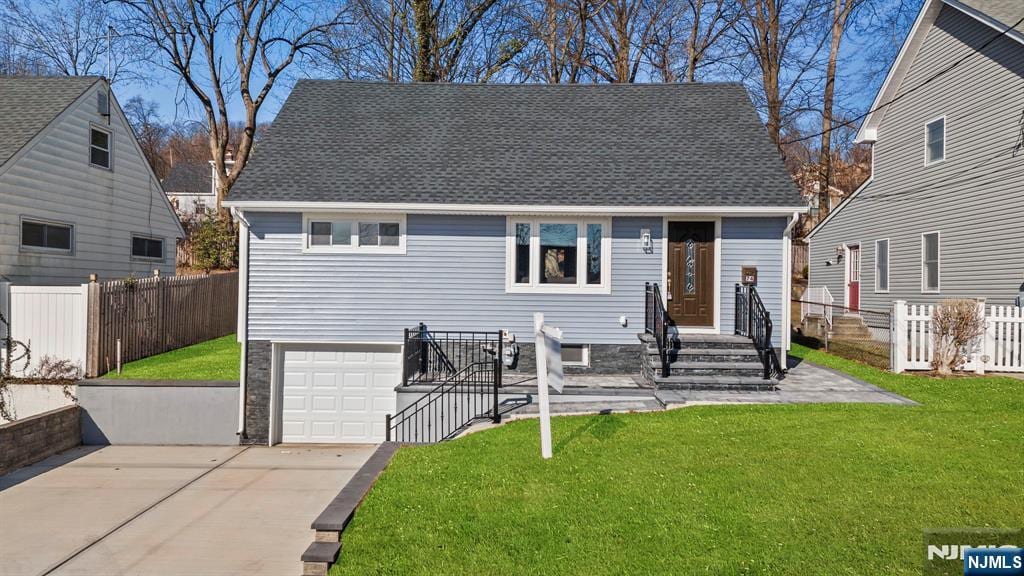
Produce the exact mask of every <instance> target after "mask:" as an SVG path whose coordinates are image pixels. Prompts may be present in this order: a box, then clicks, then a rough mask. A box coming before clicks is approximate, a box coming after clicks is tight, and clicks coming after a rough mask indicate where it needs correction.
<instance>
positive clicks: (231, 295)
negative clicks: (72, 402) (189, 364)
mask: <svg viewBox="0 0 1024 576" xmlns="http://www.w3.org/2000/svg"><path fill="white" fill-rule="evenodd" d="M88 286H89V327H88V335H89V337H88V355H87V356H88V362H87V365H86V375H87V376H89V377H95V376H98V375H100V374H105V373H106V372H109V371H111V370H114V369H116V368H117V363H118V354H119V353H120V361H121V363H122V364H123V363H125V362H131V361H132V360H138V359H140V358H145V357H147V356H152V355H154V354H160V353H162V352H167V351H169V350H175V349H177V348H182V347H185V346H189V345H192V344H196V343H199V342H204V341H206V340H211V339H213V338H218V337H220V336H226V335H227V334H231V333H232V332H234V331H235V328H236V320H237V311H238V273H237V272H231V273H227V274H215V275H210V276H206V275H195V276H171V277H159V276H154V277H152V278H146V279H142V280H135V279H129V280H116V281H112V282H103V283H92V284H89V285H88ZM118 341H120V350H118Z"/></svg>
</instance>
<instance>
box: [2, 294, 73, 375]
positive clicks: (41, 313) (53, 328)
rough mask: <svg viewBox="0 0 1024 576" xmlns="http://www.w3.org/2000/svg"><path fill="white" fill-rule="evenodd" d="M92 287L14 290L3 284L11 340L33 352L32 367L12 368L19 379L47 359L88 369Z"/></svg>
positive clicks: (19, 365)
mask: <svg viewBox="0 0 1024 576" xmlns="http://www.w3.org/2000/svg"><path fill="white" fill-rule="evenodd" d="M88 301H89V285H88V284H82V285H80V286H12V285H11V284H8V283H5V282H3V283H0V312H2V313H3V315H4V317H5V318H7V321H8V322H9V323H10V330H11V336H12V338H13V339H14V340H16V341H19V342H23V343H24V344H25V345H27V346H28V348H29V350H30V351H31V359H32V364H31V365H30V366H29V369H28V370H27V371H26V370H24V368H25V366H24V365H23V364H22V363H20V362H19V363H17V364H16V365H14V366H12V369H13V370H14V371H15V372H16V373H17V374H18V375H24V374H25V372H30V371H31V369H32V368H34V367H35V366H38V364H39V360H40V359H41V358H43V357H44V356H51V357H54V358H57V359H60V360H70V361H71V362H73V363H74V364H76V365H78V366H79V368H81V369H83V370H84V369H85V363H86V342H87V337H88V332H87V324H88Z"/></svg>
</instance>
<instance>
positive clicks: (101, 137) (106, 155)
mask: <svg viewBox="0 0 1024 576" xmlns="http://www.w3.org/2000/svg"><path fill="white" fill-rule="evenodd" d="M110 141H111V134H110V132H107V131H106V130H100V129H99V128H92V129H90V130H89V163H90V164H92V165H93V166H99V167H100V168H110Z"/></svg>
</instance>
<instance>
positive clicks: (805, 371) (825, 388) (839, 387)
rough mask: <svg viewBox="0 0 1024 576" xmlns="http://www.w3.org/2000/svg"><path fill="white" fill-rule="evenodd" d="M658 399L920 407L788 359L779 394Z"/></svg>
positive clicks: (707, 393) (665, 396)
mask: <svg viewBox="0 0 1024 576" xmlns="http://www.w3.org/2000/svg"><path fill="white" fill-rule="evenodd" d="M655 396H657V398H658V399H659V400H661V401H662V402H663V403H665V404H666V406H668V407H670V408H671V407H673V406H674V405H679V404H686V405H690V406H693V405H699V404H734V403H735V404H744V403H752V404H812V403H826V402H838V403H846V402H853V403H867V404H908V405H914V404H917V403H916V402H914V401H913V400H910V399H908V398H904V397H903V396H900V395H898V394H894V393H892V392H889V391H888V390H883V389H882V388H879V387H877V386H874V385H872V384H868V383H867V382H864V381H863V380H858V379H857V378H854V377H852V376H848V375H846V374H843V373H842V372H838V371H836V370H832V369H831V368H825V367H824V366H818V365H817V364H811V363H810V362H802V361H800V360H799V359H797V358H792V357H791V358H790V359H789V371H788V372H787V373H786V377H785V378H783V379H782V381H781V382H779V385H778V390H774V391H769V392H745V391H717V390H697V391H685V390H678V391H677V390H660V391H658V392H656V393H655Z"/></svg>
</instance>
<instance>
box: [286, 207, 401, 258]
mask: <svg viewBox="0 0 1024 576" xmlns="http://www.w3.org/2000/svg"><path fill="white" fill-rule="evenodd" d="M303 220H304V230H305V232H304V234H303V236H304V244H303V249H304V250H306V251H307V252H376V253H391V254H396V253H399V254H400V253H405V215H376V216H375V215H363V214H307V215H306V216H305V218H304V219H303Z"/></svg>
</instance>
